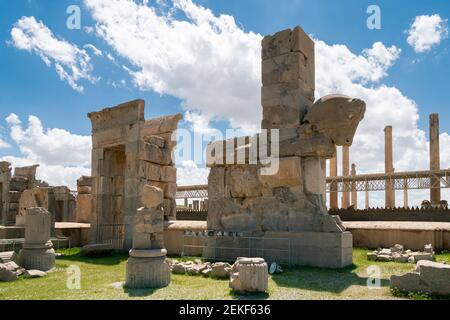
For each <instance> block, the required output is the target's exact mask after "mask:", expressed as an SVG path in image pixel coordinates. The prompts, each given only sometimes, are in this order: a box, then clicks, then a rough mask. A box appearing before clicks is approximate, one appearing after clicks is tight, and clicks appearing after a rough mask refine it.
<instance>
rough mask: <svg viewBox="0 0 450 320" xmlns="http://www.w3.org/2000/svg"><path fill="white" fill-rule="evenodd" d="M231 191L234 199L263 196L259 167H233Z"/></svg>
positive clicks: (230, 183) (231, 171)
mask: <svg viewBox="0 0 450 320" xmlns="http://www.w3.org/2000/svg"><path fill="white" fill-rule="evenodd" d="M229 170H230V181H229V186H230V191H231V196H232V197H233V198H247V197H259V196H261V192H262V191H261V188H262V185H261V183H260V182H259V180H258V170H259V167H258V166H233V167H231V168H230V169H229Z"/></svg>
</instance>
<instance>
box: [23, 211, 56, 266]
mask: <svg viewBox="0 0 450 320" xmlns="http://www.w3.org/2000/svg"><path fill="white" fill-rule="evenodd" d="M52 223H53V222H52V216H51V213H50V212H48V211H47V210H46V209H44V208H28V209H27V218H26V220H25V242H24V244H23V248H22V250H20V253H19V265H20V266H21V267H23V268H25V269H27V270H41V271H49V270H51V269H53V267H54V266H55V250H53V244H52V242H51V241H50V234H51V225H52Z"/></svg>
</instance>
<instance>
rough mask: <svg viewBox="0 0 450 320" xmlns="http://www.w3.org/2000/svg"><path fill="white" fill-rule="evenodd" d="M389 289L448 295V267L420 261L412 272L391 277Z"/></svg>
mask: <svg viewBox="0 0 450 320" xmlns="http://www.w3.org/2000/svg"><path fill="white" fill-rule="evenodd" d="M390 286H391V288H393V289H399V290H402V291H405V292H421V293H427V294H432V295H442V296H449V295H450V265H447V264H443V263H438V262H433V261H427V260H421V261H419V262H418V263H417V265H416V267H415V268H414V270H413V271H412V272H409V273H406V274H404V275H401V276H396V275H393V276H391V283H390Z"/></svg>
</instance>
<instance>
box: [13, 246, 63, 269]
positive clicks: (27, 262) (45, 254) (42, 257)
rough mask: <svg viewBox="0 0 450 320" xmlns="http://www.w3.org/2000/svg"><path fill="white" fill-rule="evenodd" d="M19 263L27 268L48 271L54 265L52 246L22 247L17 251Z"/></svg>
mask: <svg viewBox="0 0 450 320" xmlns="http://www.w3.org/2000/svg"><path fill="white" fill-rule="evenodd" d="M18 260H19V265H20V266H21V267H22V268H25V269H27V270H40V271H49V270H51V269H53V268H54V267H55V250H53V248H48V247H45V248H28V247H26V246H25V247H24V248H23V249H22V250H20V252H19V259H18Z"/></svg>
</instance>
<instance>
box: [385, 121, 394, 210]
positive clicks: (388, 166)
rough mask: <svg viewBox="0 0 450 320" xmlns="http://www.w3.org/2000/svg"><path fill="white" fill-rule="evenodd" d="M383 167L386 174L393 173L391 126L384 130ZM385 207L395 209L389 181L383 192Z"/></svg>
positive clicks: (392, 190)
mask: <svg viewBox="0 0 450 320" xmlns="http://www.w3.org/2000/svg"><path fill="white" fill-rule="evenodd" d="M384 167H385V173H386V174H393V173H394V159H393V147H392V126H386V128H384ZM385 193H386V194H385V198H386V199H385V200H386V202H385V206H386V208H394V207H395V191H394V187H393V185H392V181H391V180H387V181H386V191H385Z"/></svg>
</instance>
